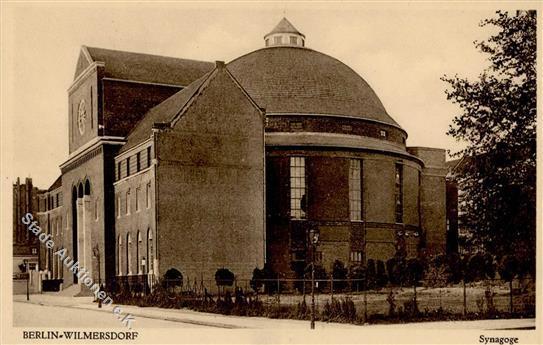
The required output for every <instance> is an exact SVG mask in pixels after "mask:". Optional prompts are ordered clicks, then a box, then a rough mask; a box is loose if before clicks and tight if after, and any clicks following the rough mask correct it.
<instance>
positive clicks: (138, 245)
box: [136, 230, 142, 274]
mask: <svg viewBox="0 0 543 345" xmlns="http://www.w3.org/2000/svg"><path fill="white" fill-rule="evenodd" d="M140 248H141V233H140V231H139V230H138V240H137V243H136V266H137V267H138V274H141V273H142V267H141V258H140V255H141V253H140Z"/></svg>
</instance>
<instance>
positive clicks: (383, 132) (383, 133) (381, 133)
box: [380, 129, 388, 139]
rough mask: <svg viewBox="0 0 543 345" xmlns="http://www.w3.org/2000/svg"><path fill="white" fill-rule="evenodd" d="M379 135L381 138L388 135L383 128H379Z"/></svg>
mask: <svg viewBox="0 0 543 345" xmlns="http://www.w3.org/2000/svg"><path fill="white" fill-rule="evenodd" d="M380 135H381V138H383V139H386V138H387V137H388V133H387V131H385V130H384V129H381V131H380Z"/></svg>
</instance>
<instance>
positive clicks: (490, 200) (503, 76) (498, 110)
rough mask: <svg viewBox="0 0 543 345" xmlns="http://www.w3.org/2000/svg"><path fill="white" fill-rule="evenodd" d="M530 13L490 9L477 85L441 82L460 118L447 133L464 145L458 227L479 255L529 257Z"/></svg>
mask: <svg viewBox="0 0 543 345" xmlns="http://www.w3.org/2000/svg"><path fill="white" fill-rule="evenodd" d="M536 21H537V20H536V12H535V11H518V12H517V13H516V15H510V14H509V13H507V12H501V11H498V12H496V16H495V17H494V18H490V19H486V20H483V21H482V22H481V24H480V26H494V27H496V28H497V29H498V30H497V33H496V34H494V35H492V36H490V37H489V38H488V39H487V40H486V41H481V42H475V45H476V47H477V48H478V49H479V50H480V51H481V52H483V53H486V54H489V62H490V66H489V67H488V68H486V69H485V70H484V71H483V72H482V73H481V74H480V75H479V77H478V79H477V80H475V81H469V80H468V79H466V78H460V77H458V76H455V77H447V76H444V77H443V78H442V80H444V81H445V82H446V83H447V84H448V85H449V89H448V90H446V95H447V99H449V100H451V101H452V102H453V103H455V104H457V105H458V106H459V107H460V109H461V113H460V114H459V115H457V116H456V117H455V118H454V119H453V123H452V125H451V126H450V128H449V131H448V134H449V135H451V136H452V137H454V138H455V139H457V140H459V141H463V142H465V143H466V145H467V146H466V148H465V149H464V150H461V151H460V152H457V153H456V155H457V156H463V157H464V160H463V164H462V165H461V171H460V172H459V179H458V182H459V186H460V188H461V190H462V191H463V195H462V197H461V200H460V203H461V205H462V206H461V207H462V208H463V211H464V212H463V215H462V217H461V218H460V220H461V222H462V224H463V225H464V226H465V227H466V228H467V229H469V230H470V231H471V232H472V233H473V240H474V241H475V242H476V244H477V245H478V246H480V247H482V248H484V249H485V251H487V252H489V253H492V254H494V255H496V254H499V253H509V252H516V253H517V254H519V253H522V256H523V257H524V258H531V257H534V256H535V245H534V244H535V214H536V213H535V212H536V208H535V205H536V183H535V182H536V176H535V169H536V163H535V159H536Z"/></svg>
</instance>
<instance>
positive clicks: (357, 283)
mask: <svg viewBox="0 0 543 345" xmlns="http://www.w3.org/2000/svg"><path fill="white" fill-rule="evenodd" d="M349 279H351V290H355V291H360V290H361V289H363V288H365V285H366V267H364V266H361V265H356V266H351V267H350V268H349Z"/></svg>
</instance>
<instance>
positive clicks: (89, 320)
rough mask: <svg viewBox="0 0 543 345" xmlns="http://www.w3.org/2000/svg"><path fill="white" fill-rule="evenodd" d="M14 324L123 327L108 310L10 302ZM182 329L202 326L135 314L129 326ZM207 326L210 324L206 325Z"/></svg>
mask: <svg viewBox="0 0 543 345" xmlns="http://www.w3.org/2000/svg"><path fill="white" fill-rule="evenodd" d="M13 309H14V312H13V326H14V327H62V328H65V327H66V328H77V327H93V328H108V329H109V328H112V329H121V330H124V329H125V327H124V326H123V324H121V322H119V321H118V320H117V319H116V318H115V317H114V316H113V314H112V313H110V314H111V315H110V316H108V315H106V314H105V313H104V312H100V311H94V310H85V309H83V310H82V309H77V308H71V307H58V306H44V305H38V304H32V303H24V302H14V303H13ZM136 327H142V328H185V327H206V326H200V325H194V324H189V323H183V322H177V321H167V320H157V319H151V318H146V317H137V318H136V322H135V323H134V325H133V328H136ZM208 327H210V326H208Z"/></svg>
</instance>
